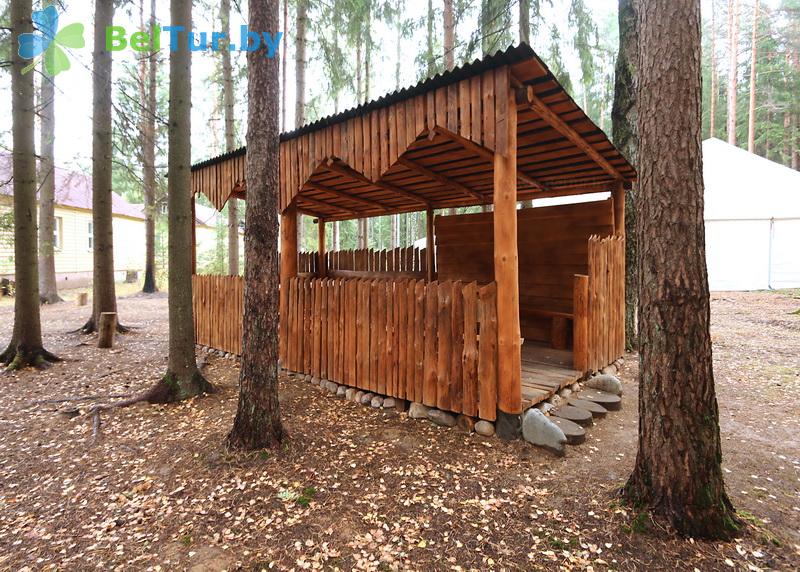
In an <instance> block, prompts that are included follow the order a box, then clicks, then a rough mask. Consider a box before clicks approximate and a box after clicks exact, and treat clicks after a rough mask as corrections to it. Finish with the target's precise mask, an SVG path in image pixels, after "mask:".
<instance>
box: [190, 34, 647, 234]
mask: <svg viewBox="0 0 800 572" xmlns="http://www.w3.org/2000/svg"><path fill="white" fill-rule="evenodd" d="M509 90H513V93H511V92H510V91H509ZM508 95H514V98H512V99H511V104H509V103H508V102H509V99H508ZM514 103H516V123H517V126H516V130H517V174H518V181H519V182H518V187H517V192H518V198H519V199H520V200H526V199H529V198H530V199H533V198H540V197H543V196H560V195H566V194H576V193H583V192H590V191H589V189H593V190H602V189H606V190H607V188H609V187H610V186H611V185H613V184H617V183H619V182H622V183H624V184H629V183H630V182H631V181H633V180H635V178H636V173H635V171H634V169H633V167H632V166H631V165H630V164H629V163H628V162H627V161H626V159H625V158H624V157H623V156H622V154H621V153H620V152H619V151H618V150H617V149H616V148H615V147H614V146H613V144H612V143H611V142H610V140H609V139H608V137H607V136H606V134H605V133H604V132H603V130H602V129H600V128H599V127H598V126H597V125H596V124H594V123H593V122H592V120H591V119H590V118H589V117H588V116H587V115H586V114H585V113H584V111H583V110H582V109H580V107H579V106H578V105H577V104H576V103H575V101H574V100H573V99H572V98H571V96H570V95H569V94H568V93H567V92H566V91H565V90H564V88H563V87H562V86H561V85H560V84H559V83H558V81H557V80H556V78H555V76H554V75H553V74H552V73H551V72H550V70H549V69H548V68H547V66H546V65H545V64H544V62H543V61H542V60H541V59H540V58H539V57H538V56H537V55H536V53H535V52H534V51H533V49H531V47H530V46H528V45H526V44H520V45H518V46H512V47H509V48H508V49H506V50H505V51H501V52H497V53H496V54H494V55H491V56H487V57H485V58H483V59H481V60H476V61H474V62H472V63H469V64H466V65H463V66H461V67H459V68H455V69H454V70H452V71H448V72H445V73H443V74H439V75H436V76H435V77H433V78H429V79H426V80H424V81H421V82H419V83H418V84H417V85H415V86H413V87H409V88H405V89H402V90H399V91H395V92H392V93H389V94H387V95H384V96H383V97H380V98H378V99H376V100H373V101H370V102H368V103H365V104H362V105H359V106H357V107H354V108H352V109H349V110H347V111H344V112H342V113H338V114H335V115H331V116H329V117H326V118H323V119H320V120H318V121H315V122H313V123H310V124H308V125H305V126H303V127H301V128H300V129H297V130H295V131H292V132H289V133H284V134H282V135H281V136H280V141H281V143H280V154H281V156H280V161H281V179H280V186H281V195H280V200H279V204H280V209H281V211H283V210H284V209H286V208H287V207H288V206H289V205H290V204H292V203H295V204H296V205H297V207H298V209H300V211H301V212H304V213H305V214H310V215H313V216H319V217H321V218H325V219H327V220H342V219H346V218H355V217H363V216H377V215H381V214H391V213H397V212H408V211H413V210H423V209H424V208H426V207H431V208H448V207H454V206H469V205H473V204H488V203H491V201H492V194H493V167H492V162H493V159H492V157H493V154H494V153H495V151H497V152H500V153H505V150H504V147H505V142H506V139H504V138H502V137H500V135H501V133H506V132H507V131H506V130H507V127H506V125H507V124H506V122H505V117H506V111H507V107H508V106H509V105H513V104H514ZM501 130H502V131H501ZM245 154H246V149H245V148H241V149H237V150H235V151H231V152H230V153H226V154H224V155H220V156H218V157H214V158H211V159H208V160H206V161H202V162H200V163H197V164H195V165H193V166H192V185H193V186H192V190H193V192H195V193H197V192H202V193H204V194H205V195H206V196H207V197H208V198H209V199H210V200H211V202H212V203H213V204H214V206H215V207H216V208H217V209H221V208H222V207H223V206H224V204H225V202H226V201H227V200H228V198H229V197H231V196H234V197H239V198H245V197H246V178H245V169H246V164H245V160H244V158H245Z"/></svg>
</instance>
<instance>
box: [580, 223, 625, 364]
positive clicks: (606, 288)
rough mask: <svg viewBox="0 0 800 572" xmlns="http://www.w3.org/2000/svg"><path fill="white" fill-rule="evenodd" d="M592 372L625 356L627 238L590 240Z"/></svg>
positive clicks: (589, 354) (589, 323) (589, 342)
mask: <svg viewBox="0 0 800 572" xmlns="http://www.w3.org/2000/svg"><path fill="white" fill-rule="evenodd" d="M588 245H589V253H588V261H589V265H588V266H589V304H588V308H589V312H588V313H589V315H588V330H589V332H588V360H589V369H593V370H600V369H602V368H603V367H605V366H607V365H608V364H610V363H611V362H613V361H614V360H615V359H617V358H618V357H620V356H621V355H623V354H624V353H625V239H624V238H622V237H620V236H609V237H605V238H601V237H599V236H592V237H590V238H589V240H588Z"/></svg>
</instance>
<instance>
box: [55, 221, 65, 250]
mask: <svg viewBox="0 0 800 572" xmlns="http://www.w3.org/2000/svg"><path fill="white" fill-rule="evenodd" d="M63 228H64V219H62V218H61V217H60V216H57V217H55V224H54V225H53V249H54V250H61V246H62V241H63V238H62V237H63Z"/></svg>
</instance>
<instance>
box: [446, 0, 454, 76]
mask: <svg viewBox="0 0 800 572" xmlns="http://www.w3.org/2000/svg"><path fill="white" fill-rule="evenodd" d="M455 30H456V23H455V20H454V18H453V0H444V66H445V68H446V69H447V70H448V71H449V70H451V69H453V68H454V67H455V53H454V51H453V50H454V49H455V43H456V38H455Z"/></svg>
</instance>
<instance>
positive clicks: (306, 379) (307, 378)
mask: <svg viewBox="0 0 800 572" xmlns="http://www.w3.org/2000/svg"><path fill="white" fill-rule="evenodd" d="M303 381H305V382H307V383H310V382H311V376H310V375H309V374H306V375H305V377H304V378H303Z"/></svg>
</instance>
